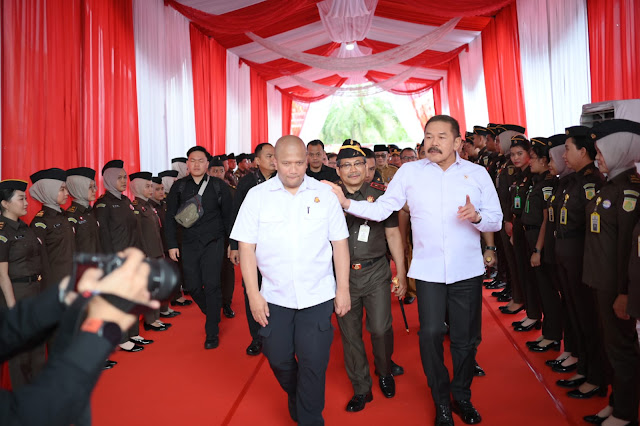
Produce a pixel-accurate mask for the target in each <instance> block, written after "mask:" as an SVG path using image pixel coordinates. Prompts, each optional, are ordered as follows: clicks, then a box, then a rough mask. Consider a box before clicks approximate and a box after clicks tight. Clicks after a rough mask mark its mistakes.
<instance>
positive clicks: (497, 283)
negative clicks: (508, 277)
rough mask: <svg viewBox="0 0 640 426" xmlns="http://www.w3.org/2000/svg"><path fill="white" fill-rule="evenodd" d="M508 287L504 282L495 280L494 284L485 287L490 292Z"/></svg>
mask: <svg viewBox="0 0 640 426" xmlns="http://www.w3.org/2000/svg"><path fill="white" fill-rule="evenodd" d="M506 285H507V283H505V282H502V281H500V280H493V281H492V282H490V283H489V284H487V285H486V286H485V287H486V288H487V289H489V290H495V289H498V288H504V287H505V286H506Z"/></svg>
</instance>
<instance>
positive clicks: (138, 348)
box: [120, 344, 144, 352]
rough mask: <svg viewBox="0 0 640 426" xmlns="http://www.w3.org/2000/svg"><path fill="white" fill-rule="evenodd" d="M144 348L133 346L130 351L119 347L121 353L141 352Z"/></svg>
mask: <svg viewBox="0 0 640 426" xmlns="http://www.w3.org/2000/svg"><path fill="white" fill-rule="evenodd" d="M143 349H144V347H143V346H138V345H135V344H134V345H133V347H132V348H131V349H124V348H122V347H120V350H121V351H125V352H140V351H141V350H143Z"/></svg>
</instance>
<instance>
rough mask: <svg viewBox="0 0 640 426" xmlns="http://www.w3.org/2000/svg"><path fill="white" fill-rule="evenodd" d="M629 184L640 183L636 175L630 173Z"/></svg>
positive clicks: (639, 178) (639, 177)
mask: <svg viewBox="0 0 640 426" xmlns="http://www.w3.org/2000/svg"><path fill="white" fill-rule="evenodd" d="M629 182H631V183H640V176H638V175H637V174H636V173H632V174H630V175H629Z"/></svg>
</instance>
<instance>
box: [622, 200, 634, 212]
mask: <svg viewBox="0 0 640 426" xmlns="http://www.w3.org/2000/svg"><path fill="white" fill-rule="evenodd" d="M637 202H638V199H637V198H633V197H624V201H623V203H622V210H624V211H625V212H632V211H634V210H635V209H636V203H637Z"/></svg>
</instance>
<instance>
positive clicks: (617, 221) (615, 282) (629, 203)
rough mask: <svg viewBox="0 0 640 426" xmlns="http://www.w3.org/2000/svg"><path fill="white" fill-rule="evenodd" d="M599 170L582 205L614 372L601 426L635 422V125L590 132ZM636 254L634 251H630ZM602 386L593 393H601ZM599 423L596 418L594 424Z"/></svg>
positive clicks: (639, 358) (638, 137)
mask: <svg viewBox="0 0 640 426" xmlns="http://www.w3.org/2000/svg"><path fill="white" fill-rule="evenodd" d="M591 137H592V139H597V142H596V150H597V152H598V154H597V156H596V161H597V162H598V169H600V171H601V172H603V173H606V174H607V183H605V184H604V186H603V187H602V188H601V189H600V192H598V193H597V194H596V196H595V197H593V198H592V199H591V201H590V202H589V204H587V210H586V213H587V232H586V237H585V250H584V272H583V278H584V282H585V284H587V285H588V286H589V287H591V288H592V289H594V290H595V294H596V303H597V307H598V313H599V314H600V315H599V316H600V326H601V327H602V330H603V335H604V347H605V350H606V354H607V358H608V360H609V362H610V364H611V367H612V368H613V380H612V382H611V384H612V393H611V398H610V399H609V405H608V406H607V407H606V408H604V409H603V410H602V411H601V412H600V413H598V414H597V415H596V417H598V418H604V417H607V419H606V420H604V421H603V422H602V424H603V425H606V426H618V425H619V426H623V425H637V424H638V406H639V401H640V346H639V345H638V334H637V332H636V320H635V318H631V317H630V316H629V314H628V313H627V304H628V286H629V275H628V274H629V258H630V256H631V247H632V241H631V236H632V233H633V228H634V227H635V225H636V223H637V222H638V219H640V207H638V198H640V176H638V173H637V170H636V166H635V163H636V162H638V161H640V123H637V122H634V121H629V120H609V121H605V122H602V123H600V124H597V125H596V126H594V127H593V128H592V129H591ZM634 254H635V253H634ZM606 392H607V388H606V386H604V387H602V388H600V390H599V391H598V393H599V394H600V395H606ZM597 421H599V420H597Z"/></svg>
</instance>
